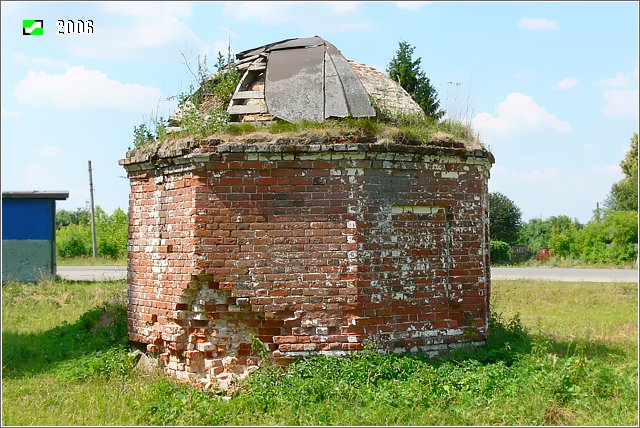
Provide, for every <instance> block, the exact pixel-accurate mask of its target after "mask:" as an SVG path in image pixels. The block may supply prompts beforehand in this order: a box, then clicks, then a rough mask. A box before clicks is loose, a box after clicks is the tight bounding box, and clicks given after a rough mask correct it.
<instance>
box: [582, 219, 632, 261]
mask: <svg viewBox="0 0 640 428" xmlns="http://www.w3.org/2000/svg"><path fill="white" fill-rule="evenodd" d="M637 223H638V213H637V212H635V211H610V212H608V213H607V214H606V215H605V218H604V219H603V220H602V221H593V222H590V223H589V224H587V225H586V226H585V227H584V229H582V230H579V231H578V232H577V233H576V237H575V251H574V252H575V254H576V256H577V257H580V258H581V259H582V260H584V261H586V262H588V263H614V264H619V263H625V262H631V261H634V260H636V258H637V256H638V249H637V247H636V246H635V245H634V244H636V243H637V242H638V227H637Z"/></svg>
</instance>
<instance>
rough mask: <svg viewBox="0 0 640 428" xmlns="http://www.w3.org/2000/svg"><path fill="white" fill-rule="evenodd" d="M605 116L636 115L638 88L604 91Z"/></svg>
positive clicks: (603, 110) (603, 111)
mask: <svg viewBox="0 0 640 428" xmlns="http://www.w3.org/2000/svg"><path fill="white" fill-rule="evenodd" d="M604 103H605V104H604V107H603V108H602V115H603V116H605V117H630V118H634V117H638V103H639V100H638V89H635V90H632V91H617V90H610V91H604Z"/></svg>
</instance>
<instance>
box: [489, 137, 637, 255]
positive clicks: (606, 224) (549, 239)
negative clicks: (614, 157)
mask: <svg viewBox="0 0 640 428" xmlns="http://www.w3.org/2000/svg"><path fill="white" fill-rule="evenodd" d="M620 167H621V169H622V172H623V173H624V178H622V180H620V181H619V182H617V183H615V184H613V186H612V187H611V191H610V193H609V195H608V196H607V198H606V199H605V201H604V203H603V207H602V208H596V210H594V213H593V217H592V218H591V220H590V221H589V222H587V223H586V224H581V223H580V222H579V221H578V220H577V219H571V218H569V217H568V216H566V215H559V216H552V217H549V218H546V219H541V218H534V219H531V220H529V221H528V222H522V213H521V211H520V209H519V208H518V207H517V206H516V204H515V203H514V202H513V201H512V200H511V199H509V198H508V197H507V196H505V195H503V194H502V193H500V192H492V193H491V194H490V195H489V196H490V198H489V206H490V219H491V223H490V225H491V226H490V235H491V251H492V260H493V261H494V262H495V263H508V262H509V261H510V259H509V249H510V247H511V246H522V247H527V248H528V249H529V250H531V251H532V252H535V251H537V250H539V249H543V248H544V249H550V250H551V251H552V252H553V255H554V256H555V257H556V258H560V259H573V260H575V261H579V262H583V263H588V264H624V263H630V262H634V261H636V260H637V258H638V134H637V133H634V134H633V137H632V138H631V147H630V149H629V151H627V153H626V155H625V157H624V159H623V160H622V161H621V162H620Z"/></svg>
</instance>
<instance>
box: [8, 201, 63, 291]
mask: <svg viewBox="0 0 640 428" xmlns="http://www.w3.org/2000/svg"><path fill="white" fill-rule="evenodd" d="M68 197H69V192H67V191H38V190H35V191H25V192H2V283H3V284H4V283H6V282H7V281H19V282H35V281H38V280H39V279H41V278H43V277H51V276H53V275H55V273H56V200H65V199H67V198H68Z"/></svg>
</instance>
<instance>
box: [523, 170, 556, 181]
mask: <svg viewBox="0 0 640 428" xmlns="http://www.w3.org/2000/svg"><path fill="white" fill-rule="evenodd" d="M559 175H560V170H559V169H557V168H542V169H532V170H529V171H513V172H512V177H513V180H514V181H516V182H520V183H551V182H553V181H555V180H556V179H557V178H558V176H559Z"/></svg>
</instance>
